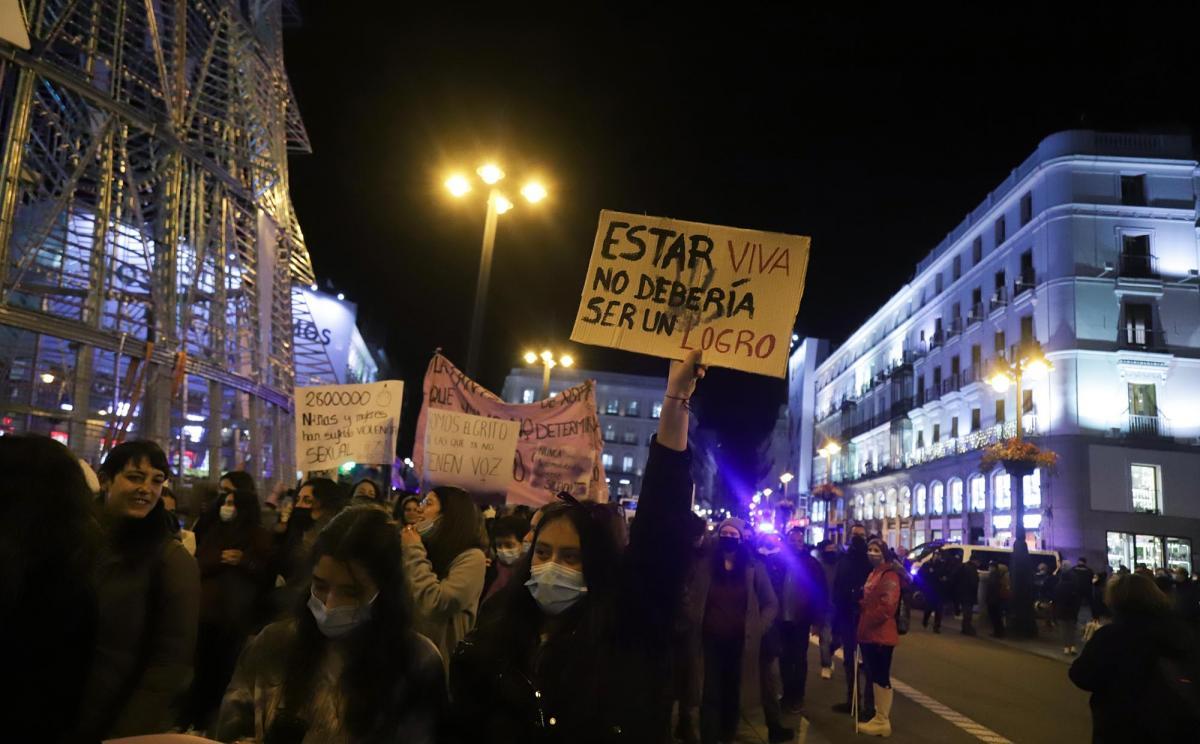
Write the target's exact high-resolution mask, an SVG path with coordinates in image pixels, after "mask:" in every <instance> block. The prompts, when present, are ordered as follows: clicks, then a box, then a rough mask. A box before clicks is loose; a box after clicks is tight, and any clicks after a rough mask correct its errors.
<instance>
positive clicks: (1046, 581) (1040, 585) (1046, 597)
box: [1033, 563, 1058, 630]
mask: <svg viewBox="0 0 1200 744" xmlns="http://www.w3.org/2000/svg"><path fill="white" fill-rule="evenodd" d="M1057 587H1058V574H1057V573H1054V572H1052V571H1051V570H1050V566H1049V565H1048V564H1045V563H1039V564H1038V567H1037V573H1035V574H1034V575H1033V606H1034V608H1035V610H1036V609H1039V608H1044V609H1045V615H1046V629H1047V630H1053V629H1054V611H1053V605H1054V592H1055V589H1056V588H1057Z"/></svg>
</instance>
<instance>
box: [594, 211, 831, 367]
mask: <svg viewBox="0 0 1200 744" xmlns="http://www.w3.org/2000/svg"><path fill="white" fill-rule="evenodd" d="M809 242H810V241H809V238H807V237H803V236H799V235H784V234H782V233H769V232H760V231H757V230H742V229H739V228H735V227H721V226H719V225H705V224H702V223H699V222H683V221H681V220H670V219H665V218H662V217H646V216H643V215H636V214H625V213H623V212H611V211H608V210H604V211H602V212H600V226H599V228H598V229H597V231H596V242H595V244H594V245H593V247H592V260H591V263H590V265H589V266H588V273H587V278H586V280H585V281H584V285H583V295H582V298H581V301H580V304H579V313H578V314H577V315H576V316H575V328H574V330H573V331H572V332H571V340H572V341H578V342H580V343H585V344H593V345H596V346H609V347H612V348H615V349H625V350H626V351H636V352H639V353H642V354H650V355H653V356H660V357H666V358H668V359H683V358H684V357H686V356H687V354H688V352H690V351H691V350H693V349H703V350H704V362H705V363H706V364H711V365H716V366H721V367H730V368H732V369H740V370H744V371H746V372H754V373H757V374H762V375H770V376H772V377H783V376H784V375H785V374H786V370H787V357H788V351H789V348H790V342H791V336H792V326H793V324H794V323H795V320H796V311H797V310H798V309H799V307H800V297H801V295H803V293H804V279H805V274H806V272H807V269H808V250H809Z"/></svg>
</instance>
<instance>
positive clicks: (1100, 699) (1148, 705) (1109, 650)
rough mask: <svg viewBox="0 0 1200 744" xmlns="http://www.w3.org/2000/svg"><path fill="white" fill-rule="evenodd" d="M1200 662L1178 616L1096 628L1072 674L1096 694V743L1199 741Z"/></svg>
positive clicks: (1119, 621) (1093, 701)
mask: <svg viewBox="0 0 1200 744" xmlns="http://www.w3.org/2000/svg"><path fill="white" fill-rule="evenodd" d="M1198 661H1200V657H1198V655H1197V647H1196V642H1195V638H1194V636H1193V635H1192V633H1191V632H1190V631H1189V630H1188V629H1187V628H1186V627H1184V626H1183V624H1182V623H1181V622H1180V621H1178V620H1177V619H1175V618H1171V617H1162V618H1147V617H1139V618H1127V619H1121V618H1118V619H1117V620H1115V621H1114V622H1112V623H1110V624H1108V625H1105V626H1103V627H1101V628H1100V629H1099V630H1097V631H1096V634H1095V635H1093V636H1092V639H1091V640H1090V641H1088V643H1087V645H1086V646H1084V647H1083V653H1081V654H1080V655H1079V658H1078V659H1076V660H1075V663H1073V664H1072V665H1071V670H1070V676H1071V681H1072V682H1074V683H1075V686H1076V687H1079V688H1080V689H1083V690H1087V691H1089V692H1091V693H1092V698H1091V703H1090V704H1091V708H1092V742H1093V743H1094V744H1108V743H1109V742H1121V743H1122V744H1124V743H1126V742H1147V743H1149V742H1183V741H1195V740H1196V732H1197V731H1200V690H1198V689H1197V688H1200V665H1198Z"/></svg>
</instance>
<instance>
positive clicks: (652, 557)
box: [450, 442, 693, 744]
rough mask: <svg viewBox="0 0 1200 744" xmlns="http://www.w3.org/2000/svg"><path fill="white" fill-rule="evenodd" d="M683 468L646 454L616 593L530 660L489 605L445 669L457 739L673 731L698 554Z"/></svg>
mask: <svg viewBox="0 0 1200 744" xmlns="http://www.w3.org/2000/svg"><path fill="white" fill-rule="evenodd" d="M690 460H691V458H690V455H689V454H688V453H686V452H675V451H672V450H669V449H667V448H665V447H663V446H661V445H659V444H658V443H657V442H654V443H653V444H651V448H650V457H649V460H648V462H647V463H646V471H645V472H646V474H645V476H644V478H643V484H642V496H641V498H640V500H639V503H638V512H637V517H636V518H635V519H634V520H633V524H632V525H631V528H630V533H629V544H628V546H627V547H626V548H625V552H624V553H623V554H622V556H621V559H620V560H621V566H620V572H619V577H620V579H619V581H618V585H617V587H616V591H614V592H612V594H611V596H609V597H599V596H597V597H588V598H586V599H584V600H582V601H581V602H580V603H579V604H577V605H576V606H574V607H572V608H571V609H569V610H567V611H566V612H564V613H563V614H562V615H560V616H559V621H558V627H557V628H556V629H555V631H554V632H553V633H552V634H551V635H550V636H549V637H548V638H547V639H546V640H545V642H544V643H543V644H542V645H541V646H540V647H537V648H536V649H535V650H534V652H533V654H532V658H522V657H521V655H520V654H516V653H514V652H513V649H512V648H511V645H510V636H509V635H508V633H507V631H508V630H509V629H510V628H509V627H508V623H510V622H511V620H510V619H509V618H506V617H504V615H503V613H504V611H505V609H506V607H507V604H508V603H507V602H504V601H500V602H489V603H488V604H487V606H486V607H485V609H486V610H488V611H487V612H485V613H484V615H483V616H481V617H480V619H479V624H478V625H477V627H476V629H475V630H474V631H473V632H472V633H471V635H469V636H468V637H467V638H466V640H464V641H463V642H462V643H461V644H459V647H458V649H457V651H456V652H455V653H454V655H453V657H452V659H451V664H450V690H451V713H452V714H451V721H452V724H453V725H454V727H455V729H456V730H457V738H458V740H460V741H463V742H467V741H477V740H478V739H479V738H480V737H484V738H486V739H488V740H489V741H492V742H497V744H507V743H508V742H521V743H522V744H526V743H528V742H564V743H565V742H571V743H572V744H574V743H575V742H578V743H580V744H594V743H598V742H605V743H607V742H639V743H640V742H650V741H657V740H658V739H660V738H661V736H662V733H663V732H665V731H667V730H668V726H669V722H670V712H671V697H670V695H671V691H672V686H671V669H672V667H671V658H670V656H671V655H670V649H671V647H672V640H673V639H674V638H675V632H676V625H677V618H678V613H679V609H680V604H681V597H682V592H683V582H684V578H685V576H686V574H687V569H688V566H689V563H690V561H691V559H692V554H693V549H692V546H691V536H690V535H689V532H688V519H687V517H688V511H689V509H690V503H691V496H692V479H691V475H690V472H689V470H690ZM506 591H524V589H523V587H519V586H511V587H508V589H506ZM497 599H498V600H506V599H508V597H503V596H501V597H498V598H497Z"/></svg>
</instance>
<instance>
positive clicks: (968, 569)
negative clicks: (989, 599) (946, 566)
mask: <svg viewBox="0 0 1200 744" xmlns="http://www.w3.org/2000/svg"><path fill="white" fill-rule="evenodd" d="M951 584H952V587H953V591H954V595H955V596H956V597H957V598H958V606H959V608H960V609H961V610H962V634H963V635H968V636H973V635H975V605H976V604H978V603H979V563H978V561H977V560H976V559H974V558H973V559H971V560H969V561H967V562H966V563H961V562H960V563H957V564H956V565H955V568H954V572H953V573H952V574H951Z"/></svg>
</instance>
